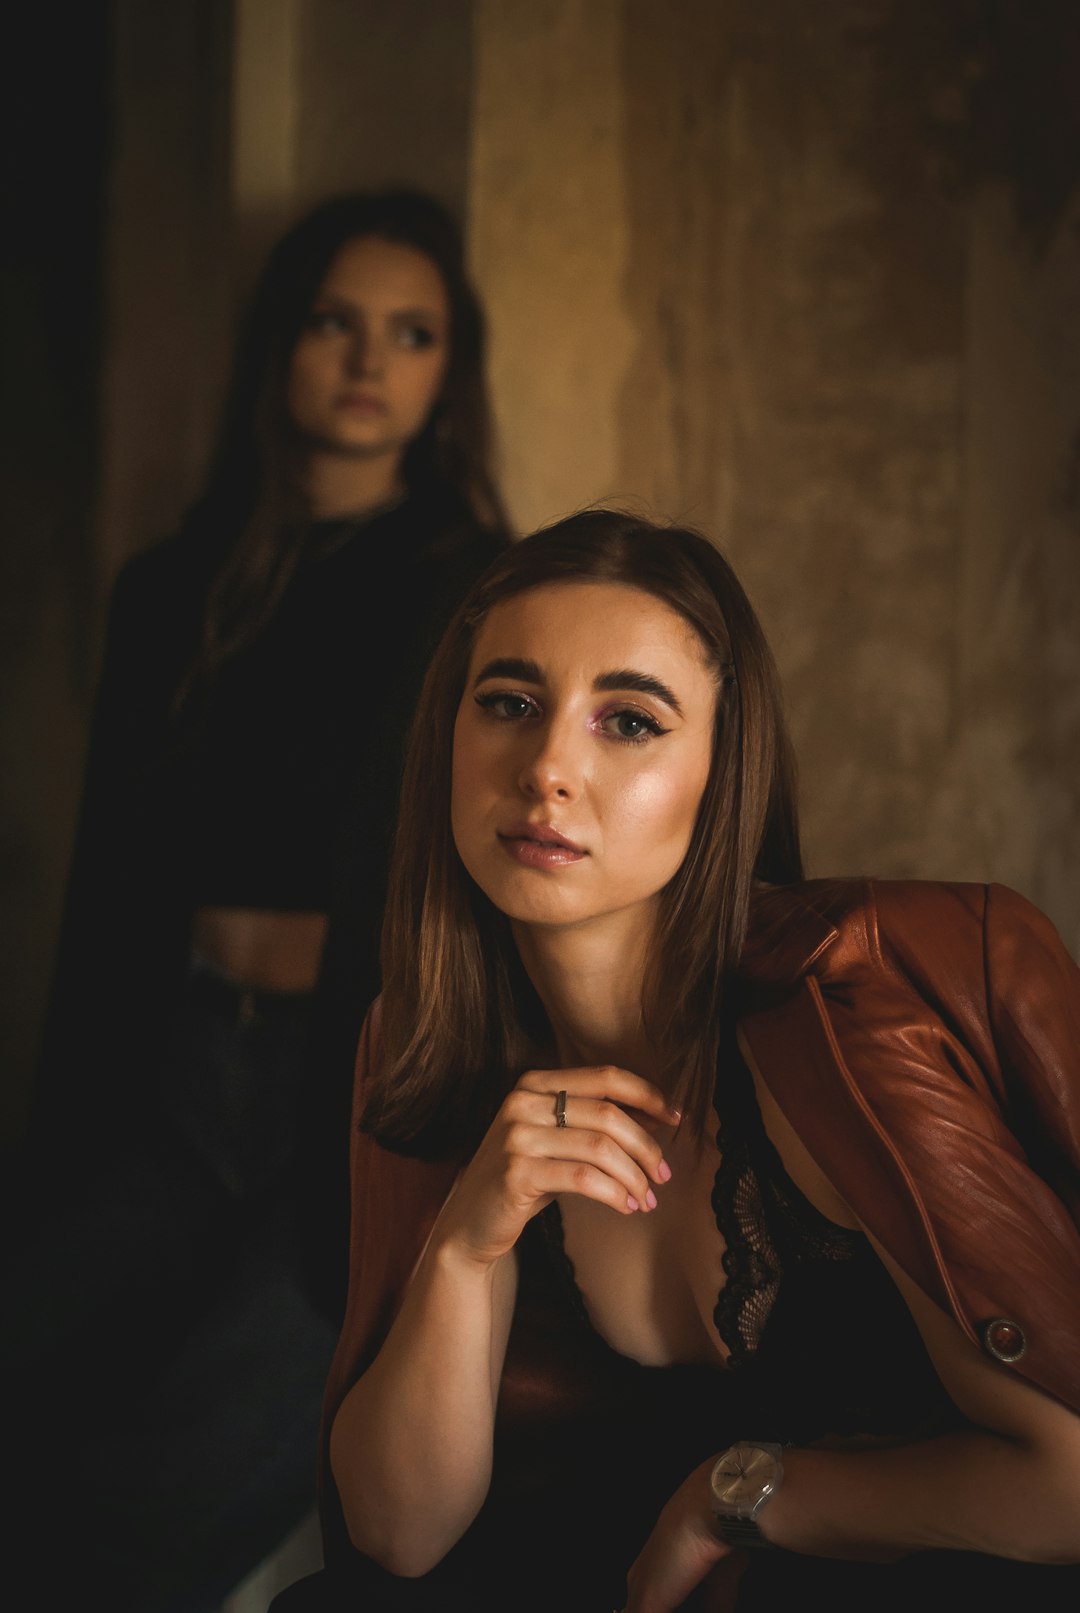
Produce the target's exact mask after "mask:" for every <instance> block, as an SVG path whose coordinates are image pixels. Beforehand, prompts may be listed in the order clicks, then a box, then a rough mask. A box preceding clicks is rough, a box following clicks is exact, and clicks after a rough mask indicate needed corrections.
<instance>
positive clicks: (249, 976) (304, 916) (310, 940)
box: [191, 907, 327, 992]
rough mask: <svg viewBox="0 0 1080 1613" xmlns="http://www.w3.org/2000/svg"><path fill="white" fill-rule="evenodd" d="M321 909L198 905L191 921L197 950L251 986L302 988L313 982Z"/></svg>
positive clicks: (322, 933) (322, 934)
mask: <svg viewBox="0 0 1080 1613" xmlns="http://www.w3.org/2000/svg"><path fill="white" fill-rule="evenodd" d="M326 922H327V920H326V914H325V913H282V912H278V911H275V910H273V909H267V908H259V907H200V908H199V909H198V911H197V912H196V914H195V917H194V920H193V921H192V926H191V943H192V946H193V948H194V949H195V951H196V952H199V953H201V954H202V956H203V957H204V958H207V959H209V961H210V962H211V963H212V964H213V965H214V967H215V968H216V969H218V970H220V972H221V973H222V974H223V975H226V976H227V977H228V978H229V979H230V980H233V981H235V982H236V984H237V985H238V986H244V987H246V988H247V989H248V990H250V991H277V992H307V991H311V990H312V989H313V988H314V986H315V981H316V979H317V978H318V973H319V963H320V960H321V958H322V953H323V945H324V943H325V941H326Z"/></svg>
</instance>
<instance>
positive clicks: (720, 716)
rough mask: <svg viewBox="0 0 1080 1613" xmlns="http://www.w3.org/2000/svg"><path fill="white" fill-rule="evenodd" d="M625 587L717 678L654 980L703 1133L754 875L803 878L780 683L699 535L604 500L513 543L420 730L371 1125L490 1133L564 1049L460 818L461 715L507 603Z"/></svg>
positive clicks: (427, 696)
mask: <svg viewBox="0 0 1080 1613" xmlns="http://www.w3.org/2000/svg"><path fill="white" fill-rule="evenodd" d="M573 582H604V583H622V584H626V585H628V586H630V587H632V588H640V589H643V590H644V591H645V592H646V593H649V594H652V595H653V596H654V597H655V598H657V599H659V600H662V601H663V602H664V604H665V605H668V606H670V607H671V608H672V609H673V610H675V611H677V612H678V613H679V615H680V616H682V617H683V619H684V620H685V621H686V622H688V623H689V625H690V626H691V627H692V628H693V629H694V632H695V633H696V634H697V637H698V639H699V640H700V642H701V644H702V645H703V646H704V649H705V652H706V655H707V657H708V660H709V663H710V665H711V667H712V669H713V673H714V677H715V680H716V691H717V694H716V718H715V729H714V734H713V750H712V763H711V767H710V771H709V777H708V781H707V783H706V786H705V790H704V793H703V796H702V800H701V804H700V807H699V809H698V814H697V819H696V822H695V826H694V830H693V834H692V837H691V841H690V846H689V849H688V851H687V854H686V857H685V858H684V860H683V863H682V866H681V867H680V868H679V870H678V872H677V873H676V875H675V876H674V878H673V879H672V880H671V881H670V882H669V884H668V885H667V886H666V888H665V889H664V891H663V892H662V894H661V901H660V909H659V916H658V920H657V925H656V929H655V933H654V936H653V940H652V944H651V949H650V953H649V956H648V959H647V964H646V971H645V980H644V988H643V1000H642V1008H643V1016H644V1025H645V1029H646V1032H647V1034H648V1036H649V1038H650V1041H651V1045H652V1047H653V1049H654V1050H655V1052H656V1054H657V1055H658V1058H659V1063H660V1075H661V1079H663V1080H665V1081H666V1082H670V1083H671V1090H672V1092H673V1093H674V1094H675V1101H676V1102H678V1103H679V1105H680V1107H682V1109H683V1113H684V1116H685V1118H686V1121H687V1123H688V1124H689V1125H690V1126H691V1128H692V1129H693V1130H694V1132H695V1133H696V1134H697V1135H699V1136H700V1135H701V1134H702V1133H703V1132H704V1130H705V1128H706V1127H707V1125H708V1124H709V1117H710V1114H711V1105H712V1096H713V1088H714V1083H715V1079H716V1060H717V1056H718V1052H719V1046H720V1041H721V1037H722V1035H723V1029H724V1019H723V1016H724V1011H725V1008H726V1006H727V1002H726V997H727V988H728V982H729V980H730V977H731V975H732V972H733V971H734V970H735V968H736V967H737V965H738V962H739V958H740V956H741V953H742V949H743V943H744V941H745V938H746V932H747V925H748V921H749V905H750V894H751V888H752V886H753V884H754V882H755V880H760V881H765V882H768V883H769V884H774V885H778V884H789V883H792V882H794V881H796V880H799V879H801V878H802V856H801V852H800V846H799V828H798V814H797V807H796V792H795V769H794V761H793V757H792V752H791V747H790V744H789V741H788V737H787V731H786V726H785V721H784V715H783V707H782V697H781V691H780V682H779V677H778V674H777V670H776V666H775V663H774V661H773V657H772V653H771V651H770V649H769V646H768V644H767V643H766V640H765V636H764V633H763V632H762V629H761V626H760V624H759V622H758V619H757V617H756V615H755V614H754V610H753V608H752V606H751V604H750V601H749V599H748V598H747V596H746V593H745V592H744V590H743V588H742V585H741V584H740V583H739V581H738V578H737V577H736V576H735V573H734V572H733V570H732V568H731V566H730V565H729V563H728V562H727V560H726V559H725V558H724V556H723V555H722V554H721V553H720V551H719V549H718V548H717V547H716V546H715V545H714V544H713V543H712V542H710V541H709V539H707V538H706V537H704V536H703V535H702V534H701V533H699V532H696V531H693V530H691V529H688V528H683V527H675V526H664V525H660V524H656V523H652V522H648V521H644V520H641V519H639V518H638V517H636V516H633V515H628V514H625V513H623V512H621V511H618V510H608V509H591V510H586V511H583V512H581V513H580V514H577V515H573V516H570V517H569V518H567V519H566V520H563V521H559V522H557V523H556V524H554V525H552V526H549V527H547V528H545V529H542V530H541V531H539V532H537V533H534V534H533V535H532V536H530V537H527V538H524V539H522V540H521V541H520V542H518V543H516V544H513V545H512V546H511V547H509V548H508V549H507V550H506V551H505V552H504V553H503V554H502V555H501V556H499V557H498V558H497V559H496V560H495V561H493V562H492V563H491V565H490V566H489V568H488V570H487V571H486V573H485V574H484V576H483V577H481V578H480V579H479V581H478V582H477V583H476V584H475V586H474V587H473V589H472V591H471V592H470V594H469V596H468V597H467V598H466V599H465V601H464V602H463V604H462V605H461V607H460V609H459V610H458V612H457V614H456V615H455V617H454V618H453V620H452V621H451V623H450V624H449V626H448V627H447V629H446V632H445V634H444V636H443V638H442V640H441V643H440V645H439V647H438V649H437V651H436V653H435V655H434V658H433V660H432V661H431V664H430V666H429V669H428V673H427V678H426V680H425V683H424V686H423V690H422V693H421V696H420V701H419V704H418V707H417V710H416V715H415V717H414V720H413V726H412V731H411V734H410V738H409V745H408V751H407V758H406V764H405V774H404V781H403V787H402V796H401V810H400V816H399V819H398V826H397V834H396V840H395V846H394V852H393V860H392V864H391V871H390V891H389V900H388V903H387V907H386V910H385V919H384V925H383V932H382V978H383V992H382V1010H381V1013H382V1056H381V1059H380V1068H379V1070H378V1071H377V1072H376V1073H375V1075H374V1077H373V1079H372V1081H371V1084H370V1087H369V1090H368V1094H367V1098H366V1104H365V1108H364V1111H363V1116H362V1124H363V1125H364V1128H365V1129H366V1130H370V1131H372V1132H373V1133H374V1135H376V1136H377V1137H378V1138H379V1139H380V1141H382V1142H384V1143H385V1144H387V1145H388V1146H392V1147H396V1148H399V1149H401V1150H403V1151H409V1152H418V1153H423V1154H441V1153H446V1154H450V1155H452V1154H457V1153H463V1152H466V1151H468V1150H470V1149H471V1148H473V1147H475V1145H476V1144H477V1143H478V1142H479V1140H480V1138H481V1136H482V1135H483V1133H484V1131H485V1130H486V1128H487V1126H488V1125H489V1124H490V1121H491V1119H492V1117H493V1115H494V1112H495V1110H496V1109H497V1107H498V1105H499V1103H500V1102H501V1101H502V1098H503V1097H504V1095H505V1093H506V1091H507V1090H508V1089H509V1087H510V1086H512V1085H513V1083H514V1081H516V1080H517V1079H518V1077H519V1076H520V1075H521V1074H522V1073H523V1072H524V1070H525V1069H527V1068H529V1067H530V1065H532V1064H535V1062H536V1059H537V1056H538V1055H539V1056H550V1029H549V1027H548V1026H547V1023H546V1016H545V1015H544V1013H543V1010H542V1008H541V1006H540V1003H539V999H538V998H537V996H536V994H535V992H534V991H533V989H532V986H531V984H530V982H529V980H528V978H527V976H526V975H525V971H524V968H523V966H522V964H521V962H520V959H519V957H518V954H517V949H516V947H515V945H514V942H513V938H512V935H511V931H510V925H509V921H508V920H507V919H506V917H505V916H504V915H503V914H502V913H500V912H499V911H498V910H497V909H496V908H495V907H494V906H493V904H492V903H491V902H490V901H489V900H488V898H487V897H486V896H485V895H484V894H483V892H482V891H481V890H480V889H479V888H478V887H477V885H476V884H475V883H474V882H473V880H472V879H471V878H470V876H469V875H468V874H467V873H466V871H465V868H464V866H463V864H462V862H461V860H460V858H459V856H458V854H457V850H456V848H455V845H454V840H453V835H452V831H451V827H450V780H451V768H452V762H453V735H454V724H455V719H456V715H457V710H458V706H459V703H460V701H461V698H462V694H463V692H464V689H465V685H466V679H467V675H468V669H469V662H470V658H471V654H472V648H473V644H474V642H475V639H476V635H477V632H478V631H479V629H480V626H481V624H482V623H483V622H484V620H485V619H486V617H487V615H488V613H489V612H490V611H491V610H492V609H493V608H494V607H495V606H497V605H498V604H500V603H501V602H502V601H503V600H507V599H512V598H514V597H515V596H516V595H518V594H522V593H525V592H526V591H527V590H528V589H531V588H538V587H541V586H545V585H549V584H552V583H573Z"/></svg>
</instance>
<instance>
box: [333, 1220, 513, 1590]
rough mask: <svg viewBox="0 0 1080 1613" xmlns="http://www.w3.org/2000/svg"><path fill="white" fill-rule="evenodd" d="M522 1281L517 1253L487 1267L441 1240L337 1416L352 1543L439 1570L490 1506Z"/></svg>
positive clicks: (338, 1464)
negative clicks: (507, 1356)
mask: <svg viewBox="0 0 1080 1613" xmlns="http://www.w3.org/2000/svg"><path fill="white" fill-rule="evenodd" d="M515 1283H516V1269H515V1267H514V1257H513V1256H512V1255H509V1256H507V1257H505V1258H504V1259H503V1260H501V1261H497V1262H495V1263H494V1264H492V1265H489V1266H487V1267H484V1266H480V1265H478V1264H477V1263H475V1262H472V1261H469V1260H468V1259H463V1258H462V1257H461V1256H460V1254H459V1253H458V1251H457V1250H456V1248H455V1247H453V1246H451V1245H448V1244H446V1243H436V1242H434V1241H433V1243H432V1244H431V1245H430V1246H429V1248H428V1250H427V1251H426V1253H425V1255H424V1257H423V1260H422V1261H421V1263H420V1265H419V1266H418V1268H417V1271H416V1275H415V1277H414V1278H413V1281H412V1283H411V1285H410V1287H409V1290H408V1292H407V1294H406V1296H405V1300H404V1302H403V1304H402V1308H401V1311H400V1312H399V1314H398V1316H397V1318H396V1320H395V1322H394V1326H393V1328H392V1329H391V1331H390V1333H389V1335H388V1337H387V1340H386V1342H385V1344H384V1345H383V1347H382V1349H381V1350H380V1352H379V1354H378V1356H377V1357H376V1359H375V1361H374V1362H373V1363H372V1365H371V1366H370V1367H369V1368H368V1370H367V1372H365V1373H364V1375H363V1377H362V1378H360V1379H359V1380H358V1382H357V1383H356V1384H354V1385H353V1388H352V1389H351V1390H350V1392H349V1394H348V1395H347V1397H346V1399H345V1400H344V1402H343V1403H342V1406H341V1408H340V1410H339V1411H338V1413H337V1416H336V1417H335V1419H334V1424H333V1428H332V1432H331V1438H330V1459H331V1467H332V1470H333V1475H334V1479H335V1482H336V1484H337V1487H338V1492H339V1494H340V1496H341V1502H342V1507H343V1511H344V1514H345V1520H346V1523H347V1526H348V1529H349V1535H350V1538H351V1539H352V1542H353V1544H354V1545H355V1546H356V1547H357V1548H358V1549H359V1550H361V1551H363V1552H366V1553H368V1554H369V1555H370V1556H372V1557H374V1558H376V1559H377V1561H379V1562H380V1563H382V1564H383V1566H384V1567H386V1568H388V1569H390V1570H391V1571H392V1572H394V1573H398V1574H405V1575H410V1576H411V1575H416V1574H422V1573H426V1572H427V1571H428V1570H429V1569H430V1568H432V1567H434V1565H435V1564H436V1563H437V1562H438V1561H439V1560H440V1559H441V1558H442V1557H443V1556H444V1555H445V1553H446V1552H447V1551H448V1550H449V1549H450V1547H451V1546H452V1545H453V1544H454V1543H455V1542H456V1541H457V1540H458V1539H459V1538H460V1536H461V1535H462V1534H463V1533H464V1531H465V1529H466V1528H467V1527H468V1526H469V1524H470V1523H471V1522H472V1520H473V1518H474V1517H475V1515H476V1513H477V1511H478V1510H479V1508H480V1506H481V1505H482V1503H483V1500H484V1497H485V1495H486V1493H487V1488H488V1484H489V1482H490V1477H491V1452H492V1436H493V1429H494V1420H495V1402H496V1397H497V1393H498V1382H499V1377H500V1374H501V1370H502V1360H503V1355H504V1353H505V1348H506V1332H507V1325H508V1318H509V1314H510V1311H511V1309H512V1304H513V1292H514V1287H515Z"/></svg>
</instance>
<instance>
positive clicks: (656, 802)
mask: <svg viewBox="0 0 1080 1613" xmlns="http://www.w3.org/2000/svg"><path fill="white" fill-rule="evenodd" d="M715 707H716V683H715V680H714V677H713V673H712V671H711V669H710V667H709V665H708V662H707V660H706V655H705V650H704V647H703V645H702V644H701V641H700V640H699V638H698V636H697V634H696V633H695V632H694V630H693V628H691V627H690V626H689V624H688V623H687V622H686V621H684V619H683V618H682V617H681V616H680V615H678V613H677V612H676V611H674V610H672V609H671V608H670V607H669V606H667V605H665V604H663V603H662V602H661V601H660V600H658V599H656V598H654V597H653V596H652V595H651V594H647V593H644V592H643V591H641V590H640V589H637V588H631V587H627V586H624V585H622V584H618V583H594V582H584V583H555V584H551V585H546V586H544V587H540V588H535V589H532V590H530V591H529V592H528V593H525V594H520V595H518V596H517V597H516V598H514V599H510V600H507V601H505V602H504V603H503V604H501V605H497V606H496V607H495V608H494V609H493V610H492V611H491V612H490V613H489V615H488V617H487V619H486V621H485V622H484V623H483V625H482V627H481V628H480V631H479V633H478V634H477V638H476V642H475V644H474V646H473V652H472V657H471V660H470V666H469V674H468V679H467V681H466V686H465V692H464V694H463V696H462V699H461V704H460V706H459V708H458V715H457V722H456V725H455V729H454V766H453V787H452V796H451V817H452V824H453V833H454V840H455V843H456V845H457V849H458V853H459V855H460V857H461V860H462V862H463V863H464V865H465V867H466V869H467V870H468V872H469V873H470V875H471V876H472V878H473V879H474V880H475V881H476V883H477V884H478V885H479V886H480V888H481V890H483V891H484V892H485V894H486V895H487V896H488V897H489V898H490V900H491V901H492V902H493V903H494V904H495V906H496V907H498V908H500V909H501V910H502V911H503V912H504V913H506V914H508V915H509V917H510V918H511V919H513V920H516V921H518V922H520V923H522V924H525V925H530V926H545V927H565V926H582V925H606V926H607V927H608V928H609V929H610V930H611V931H612V933H613V934H620V935H622V936H624V937H625V936H627V935H628V934H629V933H634V932H638V933H640V934H642V935H646V934H647V933H648V931H649V930H650V929H651V925H652V920H653V916H654V913H655V907H656V902H657V898H658V896H659V893H660V892H661V891H662V890H663V888H664V886H665V885H666V884H667V883H668V881H669V880H670V879H671V878H672V876H673V875H674V874H675V873H676V872H677V871H678V869H679V866H680V864H681V863H682V861H683V858H684V857H685V855H686V852H687V849H688V847H689V844H690V837H691V835H692V833H693V829H694V823H695V820H696V818H697V811H698V806H699V805H700V802H701V797H702V793H703V791H704V789H705V784H706V781H707V779H708V776H709V767H710V764H711V759H712V739H713V721H714V714H715ZM627 921H629V929H628V928H627Z"/></svg>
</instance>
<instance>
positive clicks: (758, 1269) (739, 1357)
mask: <svg viewBox="0 0 1080 1613" xmlns="http://www.w3.org/2000/svg"><path fill="white" fill-rule="evenodd" d="M718 1086H719V1083H718ZM717 1096H718V1101H717V1105H716V1107H717V1113H718V1117H719V1118H718V1126H717V1132H716V1147H717V1151H718V1152H719V1155H720V1164H719V1166H718V1168H717V1172H716V1177H715V1179H714V1182H713V1191H712V1207H713V1214H714V1215H715V1217H716V1225H717V1228H718V1230H719V1232H720V1235H721V1237H722V1238H723V1240H724V1254H723V1260H722V1264H723V1268H724V1274H725V1276H726V1277H727V1282H726V1283H725V1285H724V1287H723V1288H722V1289H721V1291H720V1294H719V1296H718V1298H717V1301H716V1306H715V1309H714V1311H713V1322H714V1324H715V1326H716V1331H717V1332H718V1333H719V1335H720V1338H721V1339H722V1341H723V1343H724V1345H725V1346H726V1347H727V1349H728V1351H729V1363H728V1364H729V1365H730V1366H732V1367H739V1366H742V1365H744V1364H745V1362H746V1361H747V1360H748V1359H749V1358H750V1357H751V1356H752V1355H753V1354H754V1352H755V1351H756V1350H757V1348H758V1346H759V1345H760V1343H761V1336H762V1333H763V1332H764V1330H765V1324H766V1323H767V1321H768V1319H769V1315H770V1313H771V1311H772V1308H773V1305H774V1304H775V1302H776V1297H777V1295H778V1293H779V1292H780V1284H781V1281H782V1279H783V1276H784V1270H785V1267H789V1268H790V1267H791V1266H792V1265H795V1264H797V1263H798V1264H802V1263H808V1264H815V1263H820V1262H822V1261H832V1260H850V1259H851V1258H852V1257H853V1256H854V1255H855V1254H856V1253H857V1252H858V1251H859V1250H860V1249H861V1248H863V1247H865V1242H866V1240H865V1238H864V1237H863V1235H862V1234H861V1233H859V1232H854V1231H851V1230H849V1229H848V1228H846V1227H838V1226H837V1225H836V1224H835V1223H834V1222H832V1221H830V1220H829V1219H828V1218H827V1217H826V1216H824V1215H822V1213H821V1211H820V1210H819V1209H817V1207H816V1206H815V1205H813V1204H811V1202H810V1200H809V1199H808V1198H807V1197H806V1195H805V1193H803V1192H802V1191H801V1189H800V1188H799V1187H798V1186H797V1185H796V1184H795V1183H794V1182H793V1181H792V1180H791V1178H790V1177H789V1176H788V1174H787V1172H786V1171H785V1169H784V1165H783V1161H782V1160H781V1158H780V1155H779V1154H778V1153H777V1151H776V1149H775V1147H774V1146H773V1143H772V1140H771V1138H770V1137H769V1134H768V1132H767V1131H766V1130H765V1123H764V1121H763V1120H762V1118H761V1111H760V1109H759V1108H758V1104H757V1097H756V1094H755V1092H754V1085H753V1079H752V1077H751V1075H750V1071H749V1069H748V1068H747V1066H746V1063H745V1061H744V1060H743V1059H742V1057H741V1056H740V1055H739V1053H738V1050H737V1048H736V1049H734V1050H733V1052H732V1056H731V1058H730V1060H729V1061H728V1066H727V1071H726V1078H725V1085H724V1090H723V1100H724V1101H723V1105H722V1106H721V1103H720V1101H719V1097H720V1094H719V1092H718V1095H717Z"/></svg>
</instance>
